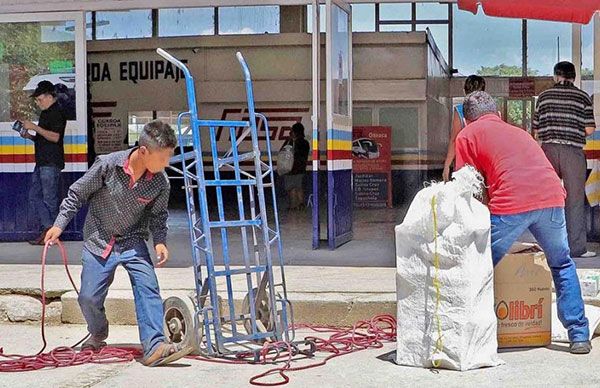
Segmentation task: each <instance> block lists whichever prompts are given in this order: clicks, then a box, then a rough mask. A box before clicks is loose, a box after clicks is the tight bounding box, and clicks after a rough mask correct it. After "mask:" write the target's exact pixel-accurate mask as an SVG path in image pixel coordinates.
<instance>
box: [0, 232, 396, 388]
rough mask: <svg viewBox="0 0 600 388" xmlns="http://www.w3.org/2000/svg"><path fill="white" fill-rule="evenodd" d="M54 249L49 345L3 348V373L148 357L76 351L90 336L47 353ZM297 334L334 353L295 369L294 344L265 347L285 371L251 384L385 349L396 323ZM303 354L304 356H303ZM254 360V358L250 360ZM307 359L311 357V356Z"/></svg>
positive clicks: (123, 351)
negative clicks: (20, 350)
mask: <svg viewBox="0 0 600 388" xmlns="http://www.w3.org/2000/svg"><path fill="white" fill-rule="evenodd" d="M49 246H50V245H49V244H46V246H45V247H44V250H43V252H42V260H41V266H42V271H41V272H42V275H41V294H42V317H41V336H42V342H43V346H42V348H41V349H40V351H39V352H37V353H36V354H34V355H21V354H5V353H4V352H3V349H2V348H0V358H5V359H6V360H0V373H1V372H26V371H32V370H39V369H44V368H61V367H67V366H75V365H82V364H112V363H126V362H131V361H133V360H134V359H136V358H140V357H141V356H142V352H141V350H140V349H139V348H135V347H112V346H106V347H103V348H102V349H100V350H99V351H96V352H95V351H92V350H81V351H77V350H75V348H76V347H77V346H79V345H80V344H81V343H82V342H83V341H85V340H86V339H87V337H88V336H86V337H84V338H82V339H81V340H80V341H79V342H77V343H76V344H75V345H73V346H71V347H67V346H61V347H58V348H55V349H53V350H51V351H50V352H47V353H44V350H46V347H47V342H46V333H45V312H46V290H45V275H46V256H47V254H48V248H49ZM57 246H58V248H59V250H60V254H61V256H62V261H63V264H64V267H65V270H66V272H67V276H68V278H69V281H70V282H71V285H72V286H73V289H74V290H75V291H76V292H77V293H78V294H79V291H78V290H77V287H76V285H75V282H74V281H73V278H72V276H71V273H70V272H69V266H68V260H67V254H66V251H65V248H64V246H63V245H62V243H61V242H57ZM294 327H295V329H305V330H311V331H313V332H315V333H322V334H329V338H327V339H325V338H321V337H317V336H308V337H306V338H305V340H306V341H308V342H311V341H312V342H313V343H314V344H315V345H316V347H315V351H316V352H323V353H326V354H329V355H328V356H327V357H325V358H324V359H322V360H320V361H318V362H314V363H312V364H308V365H301V366H292V362H293V361H296V360H295V359H294V357H295V356H296V355H298V354H299V353H298V352H297V351H296V350H295V349H294V348H293V345H292V344H290V343H287V342H285V341H279V342H265V343H264V345H263V347H262V349H261V350H260V359H259V362H258V363H259V364H263V365H266V364H277V363H283V366H281V367H275V368H272V369H269V370H268V371H266V372H263V373H260V374H258V375H255V376H253V377H252V378H251V379H250V381H249V382H250V384H252V385H256V386H263V387H268V386H278V385H285V384H287V383H288V382H289V381H290V378H289V376H288V375H287V374H288V373H290V372H297V371H301V370H306V369H312V368H316V367H319V366H323V365H325V364H327V362H328V361H330V360H332V359H334V358H336V357H340V356H343V355H347V354H350V353H355V352H358V351H361V350H366V349H379V348H381V347H383V344H384V343H385V342H395V341H396V318H395V317H393V316H391V315H388V314H385V315H377V316H375V317H373V318H372V319H371V320H368V321H359V322H357V323H356V324H355V325H354V326H352V327H336V326H328V325H327V326H318V325H305V324H298V325H295V326H294ZM300 353H301V352H300ZM249 356H250V355H249ZM305 356H306V355H305ZM186 358H188V359H193V360H198V361H204V362H214V363H220V364H254V362H252V361H250V360H249V359H246V358H239V359H219V358H209V357H205V356H202V355H199V356H194V355H192V356H187V357H186ZM272 375H279V376H280V378H281V379H280V380H279V381H273V382H263V381H262V380H263V379H265V378H266V377H269V376H272Z"/></svg>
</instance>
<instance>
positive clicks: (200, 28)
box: [158, 8, 215, 36]
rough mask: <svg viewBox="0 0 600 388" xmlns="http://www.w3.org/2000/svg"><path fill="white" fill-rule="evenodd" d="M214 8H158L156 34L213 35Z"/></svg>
mask: <svg viewBox="0 0 600 388" xmlns="http://www.w3.org/2000/svg"><path fill="white" fill-rule="evenodd" d="M214 33H215V9H214V8H168V9H159V10H158V36H191V35H214Z"/></svg>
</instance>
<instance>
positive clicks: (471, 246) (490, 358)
mask: <svg viewBox="0 0 600 388" xmlns="http://www.w3.org/2000/svg"><path fill="white" fill-rule="evenodd" d="M481 186H482V178H481V176H480V175H479V174H478V173H477V171H475V169H474V168H472V167H470V166H467V167H464V168H463V169H461V170H460V171H458V172H456V173H454V174H453V180H452V181H450V182H448V183H445V184H444V183H434V184H432V185H431V186H429V187H426V188H424V189H423V190H421V191H420V192H419V193H417V195H416V197H415V199H414V200H413V202H412V204H411V205H410V208H409V210H408V213H407V215H406V217H405V219H404V222H403V223H402V224H401V225H398V226H396V229H395V233H396V261H397V275H396V286H397V299H398V334H397V353H396V362H397V363H398V364H400V365H409V366H419V367H425V368H431V367H440V368H447V369H455V370H461V371H464V370H469V369H474V368H481V367H489V366H496V365H500V364H502V363H503V362H502V360H500V359H499V358H498V355H497V347H498V343H497V338H496V315H495V313H494V282H493V264H492V257H491V244H490V228H491V226H490V213H489V211H488V209H487V208H486V207H485V206H484V205H483V204H482V203H481V202H479V201H478V200H477V199H475V198H474V195H477V194H480V193H481ZM434 198H435V199H434ZM434 216H435V217H434ZM434 235H435V236H436V237H435V238H434ZM436 252H437V254H436ZM436 283H437V284H438V285H439V287H436Z"/></svg>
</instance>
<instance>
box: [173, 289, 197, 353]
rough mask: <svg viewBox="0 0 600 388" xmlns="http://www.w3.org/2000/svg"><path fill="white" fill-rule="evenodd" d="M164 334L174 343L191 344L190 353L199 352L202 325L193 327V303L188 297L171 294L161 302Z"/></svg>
mask: <svg viewBox="0 0 600 388" xmlns="http://www.w3.org/2000/svg"><path fill="white" fill-rule="evenodd" d="M163 307H164V315H163V323H164V329H163V331H164V334H165V336H166V337H167V339H168V340H169V341H171V342H173V343H175V344H181V345H182V346H184V347H185V346H191V347H192V348H193V349H194V350H193V351H192V354H199V351H200V349H199V347H198V340H199V339H201V338H202V329H203V328H202V325H199V326H200V327H195V326H196V325H195V322H194V314H195V312H196V310H195V308H194V303H193V302H192V300H191V299H190V298H180V297H177V296H171V297H169V298H167V299H165V301H164V302H163Z"/></svg>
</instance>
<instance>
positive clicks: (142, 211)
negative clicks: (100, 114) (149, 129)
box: [54, 149, 170, 258]
mask: <svg viewBox="0 0 600 388" xmlns="http://www.w3.org/2000/svg"><path fill="white" fill-rule="evenodd" d="M133 151H135V149H134V150H125V151H119V152H114V153H112V154H108V155H102V156H99V157H98V159H97V160H96V162H95V163H94V165H93V166H92V167H91V168H90V169H89V170H88V171H87V172H86V173H85V175H84V176H83V177H81V178H80V179H79V180H78V181H77V182H75V183H73V184H72V185H71V187H70V188H69V195H68V196H67V198H65V199H64V201H63V202H62V204H61V206H60V214H59V215H58V217H57V218H56V221H55V222H54V225H55V226H58V227H59V228H61V229H62V230H65V228H66V226H67V224H68V223H69V222H70V221H71V219H72V218H73V216H74V215H75V214H76V213H77V211H78V210H79V209H81V208H82V207H83V205H84V204H86V203H87V204H89V210H88V214H87V217H86V219H85V225H84V227H83V235H84V239H85V247H86V248H87V249H88V250H89V251H90V252H92V253H93V254H95V255H97V256H102V257H103V258H107V257H108V256H109V255H110V253H111V252H112V251H113V249H118V250H119V251H120V252H123V251H125V250H128V249H132V248H133V247H134V246H136V245H137V244H139V243H140V242H143V241H144V240H147V239H148V237H149V236H148V234H149V233H148V232H150V233H152V239H153V241H154V245H157V244H166V240H167V217H168V212H167V205H168V202H169V190H170V186H169V180H168V178H167V175H166V174H165V173H164V172H162V173H160V174H152V173H151V172H150V171H146V172H145V173H144V175H143V176H142V177H141V178H140V179H138V180H137V181H134V178H133V173H132V171H131V169H130V168H129V156H130V155H131V153H132V152H133Z"/></svg>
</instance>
